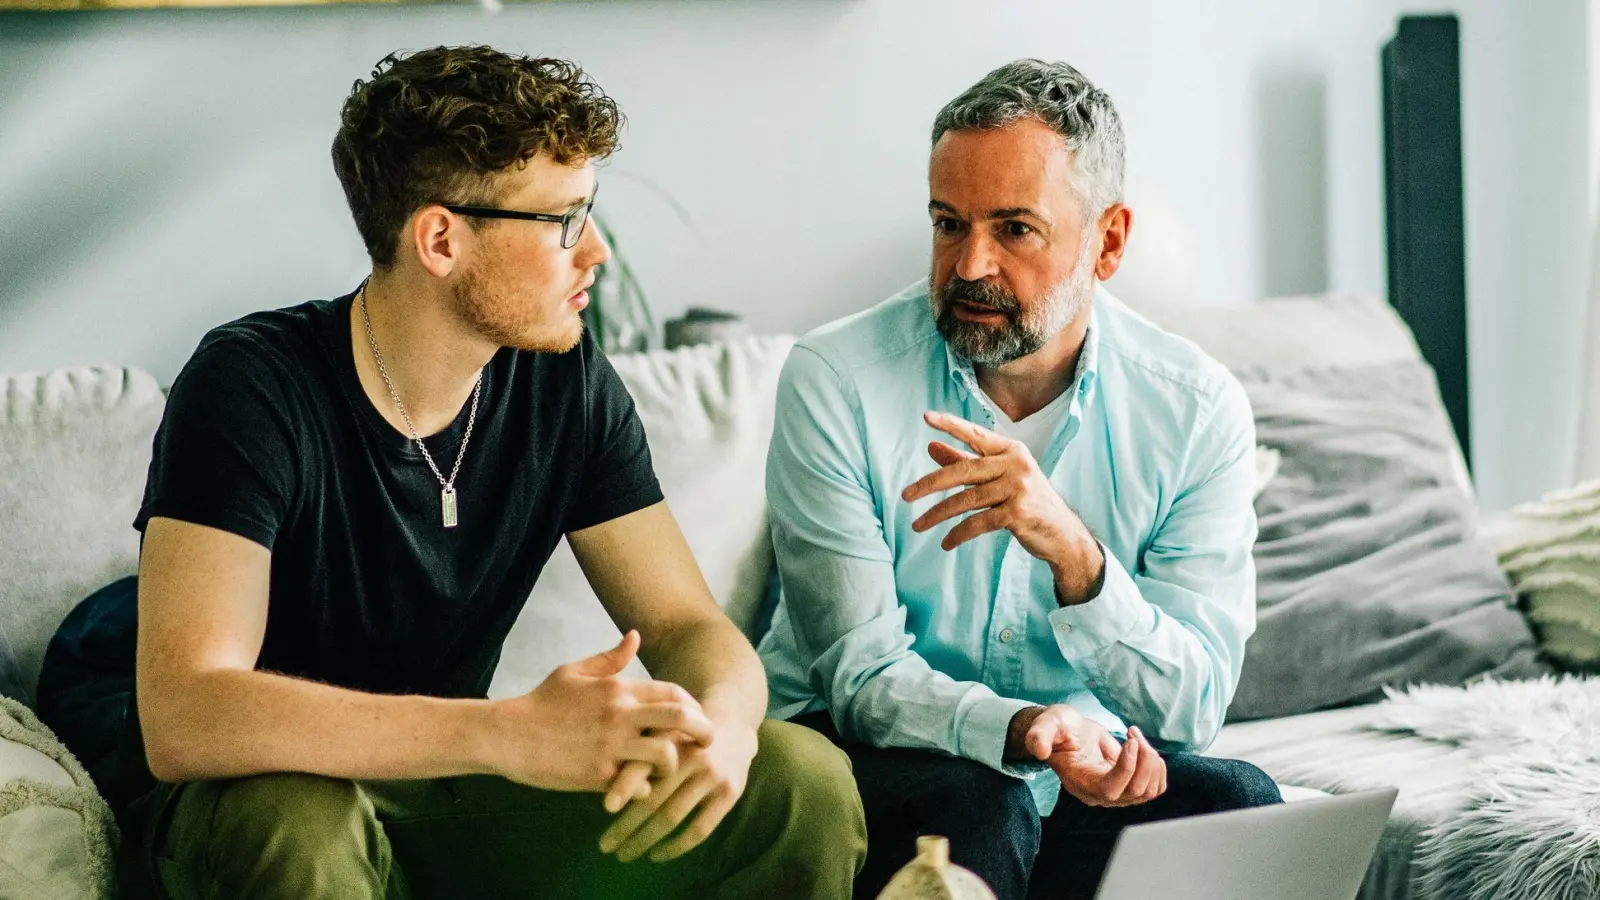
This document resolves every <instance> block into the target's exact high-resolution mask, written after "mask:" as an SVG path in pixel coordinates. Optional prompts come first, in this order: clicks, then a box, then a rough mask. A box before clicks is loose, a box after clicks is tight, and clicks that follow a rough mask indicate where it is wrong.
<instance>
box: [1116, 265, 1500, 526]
mask: <svg viewBox="0 0 1600 900" xmlns="http://www.w3.org/2000/svg"><path fill="white" fill-rule="evenodd" d="M1141 312H1143V313H1145V314H1146V315H1148V316H1149V317H1150V318H1151V319H1152V320H1154V321H1155V322H1157V323H1158V324H1160V325H1161V327H1162V328H1165V329H1167V330H1168V331H1171V332H1173V333H1175V334H1181V335H1183V336H1184V337H1186V338H1188V339H1189V340H1191V341H1194V342H1195V343H1196V344H1199V345H1200V348H1201V349H1202V350H1204V351H1206V352H1207V353H1209V354H1210V355H1211V356H1213V357H1215V358H1216V359H1217V361H1218V362H1220V363H1222V364H1223V365H1225V366H1227V367H1228V368H1229V370H1231V371H1233V372H1235V373H1239V374H1241V375H1251V374H1262V373H1272V372H1285V371H1293V370H1297V369H1322V368H1330V367H1340V368H1355V367H1362V366H1386V365H1392V364H1395V363H1405V362H1422V361H1423V359H1422V351H1421V350H1420V349H1418V347H1417V342H1416V339H1415V338H1414V337H1413V336H1412V334H1411V329H1410V328H1409V327H1407V326H1406V323H1405V320H1404V319H1401V318H1400V314H1399V313H1397V312H1395V310H1394V307H1392V306H1390V305H1389V304H1388V303H1386V302H1384V300H1383V298H1382V297H1369V296H1361V295H1355V294H1315V295H1309V296H1304V297H1277V298H1273V299H1269V300H1263V301H1262V302H1260V303H1254V304H1251V305H1249V306H1238V307H1225V308H1217V307H1192V306H1191V307H1171V306H1168V307H1156V308H1153V309H1148V310H1141ZM1439 410H1440V412H1441V414H1442V413H1443V411H1444V406H1443V402H1442V401H1440V402H1439ZM1450 465H1451V467H1452V468H1451V476H1452V477H1453V478H1454V480H1455V483H1456V484H1457V485H1459V486H1460V487H1461V489H1462V490H1463V491H1464V492H1465V493H1466V494H1467V495H1468V496H1471V495H1472V479H1471V476H1470V475H1468V473H1467V463H1466V457H1465V456H1464V455H1463V454H1462V452H1461V445H1460V444H1459V443H1458V442H1457V441H1456V440H1455V439H1454V434H1453V433H1452V435H1451V440H1450Z"/></svg>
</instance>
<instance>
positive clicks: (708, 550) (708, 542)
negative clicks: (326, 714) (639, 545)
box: [489, 336, 794, 697]
mask: <svg viewBox="0 0 1600 900" xmlns="http://www.w3.org/2000/svg"><path fill="white" fill-rule="evenodd" d="M793 344H794V339H793V338H791V337H778V336H760V337H748V338H741V339H739V340H736V341H731V342H728V343H723V344H708V345H702V346H694V347H686V348H683V349H680V350H672V351H664V350H663V351H653V352H649V353H637V354H619V355H617V356H613V357H611V363H612V365H613V366H615V367H616V370H617V374H618V375H619V376H621V378H622V383H623V384H624V385H625V386H627V388H628V392H629V393H630V394H632V395H633V399H634V403H635V404H636V405H637V406H638V409H639V419H640V420H641V421H642V422H643V423H644V428H645V434H646V436H647V437H648V439H649V441H650V453H651V457H652V459H653V460H654V462H655V469H656V475H657V477H659V478H660V480H661V489H662V491H663V492H664V493H665V494H666V497H667V504H668V505H669V506H670V507H671V509H672V512H673V515H674V516H675V517H676V518H677V520H678V525H679V527H681V528H682V529H683V533H684V537H685V538H686V539H687V540H688V542H689V548H690V550H692V551H693V552H694V556H695V560H696V562H698V563H699V565H700V571H701V572H702V573H704V575H705V578H706V583H707V585H709V586H710V588H711V593H712V596H714V597H716V599H717V602H718V603H720V604H721V605H722V608H723V609H724V610H726V611H727V613H728V616H729V617H730V618H731V619H733V621H734V623H735V624H736V625H738V626H739V627H740V628H741V629H743V630H744V631H745V633H746V634H748V633H750V631H751V629H752V627H753V626H754V624H755V623H754V619H755V617H756V615H757V613H758V611H759V608H760V605H761V602H762V600H763V598H764V597H765V595H766V591H767V582H768V578H769V576H770V575H771V573H772V569H773V566H774V560H773V556H772V544H771V540H770V538H769V537H768V533H767V492H766V465H767V444H768V443H769V442H770V441H771V438H772V415H773V405H774V402H775V399H776V397H777V393H778V373H779V372H780V371H781V370H782V368H783V363H784V360H786V359H787V358H788V356H789V348H790V347H792V346H793ZM618 639H619V635H618V632H617V628H616V626H615V625H614V624H613V623H612V622H611V619H610V617H609V616H608V615H606V612H605V610H604V609H603V608H602V607H601V606H600V601H599V600H598V599H596V598H595V595H594V592H593V591H592V590H591V589H590V588H589V582H588V580H587V579H585V578H584V576H583V571H582V570H581V569H579V568H578V563H577V560H576V559H574V558H573V555H572V551H571V549H570V548H569V547H568V546H567V545H566V544H565V543H562V544H561V545H560V546H559V547H558V548H557V550H556V552H555V555H554V556H552V557H551V559H550V562H549V564H548V565H546V566H545V568H544V572H543V573H542V574H541V575H540V576H539V583H538V584H537V585H536V586H535V587H534V589H533V593H532V595H531V596H530V597H529V598H528V605H527V606H526V607H525V608H524V609H523V611H522V615H521V616H520V617H519V618H518V619H517V623H516V625H515V626H513V627H512V629H511V634H510V635H509V636H508V637H507V638H506V642H505V644H504V646H503V649H502V651H501V656H500V665H499V667H498V668H497V669H496V670H495V675H494V681H493V682H492V683H491V684H490V687H489V696H491V697H509V696H515V695H516V694H519V693H523V692H525V691H528V690H531V689H533V688H534V687H535V686H537V685H538V684H539V682H540V681H543V680H544V677H545V676H546V675H548V674H549V673H550V671H551V670H552V669H554V668H555V667H556V666H559V665H561V664H562V663H566V662H571V661H573V660H575V659H581V658H582V657H585V656H589V655H590V654H593V653H597V652H599V651H601V650H604V649H606V648H607V647H610V646H612V645H614V644H616V642H617V641H618ZM642 671H643V670H642V668H637V669H635V674H637V673H639V672H642Z"/></svg>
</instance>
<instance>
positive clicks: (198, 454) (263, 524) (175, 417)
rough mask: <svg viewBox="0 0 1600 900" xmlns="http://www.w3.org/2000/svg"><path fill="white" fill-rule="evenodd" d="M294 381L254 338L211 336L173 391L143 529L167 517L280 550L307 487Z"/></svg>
mask: <svg viewBox="0 0 1600 900" xmlns="http://www.w3.org/2000/svg"><path fill="white" fill-rule="evenodd" d="M287 378H288V376H287V374H286V372H285V371H284V369H283V368H282V367H281V366H280V365H278V364H276V363H275V361H274V360H273V359H272V358H271V356H270V351H268V350H266V349H265V348H262V347H261V346H260V345H258V344H256V343H255V342H254V341H252V340H250V339H248V338H243V337H238V336H227V335H219V334H218V333H216V332H213V333H212V334H210V335H208V336H207V337H206V339H205V340H204V341H202V342H201V344H200V348H199V349H198V350H196V351H195V354H194V356H193V357H192V358H190V360H189V362H188V363H187V364H186V365H185V366H184V368H183V371H182V372H180V373H179V374H178V378H177V380H176V381H174V382H173V385H172V389H171V391H170V392H169V393H168V395H167V406H166V410H165V413H164V414H163V416H162V419H161V426H160V428H158V429H157V431H156V436H155V445H154V449H153V453H152V455H151V460H150V473H149V477H148V478H147V480H146V482H145V490H144V502H143V504H142V505H141V506H140V508H139V515H138V517H137V518H136V519H135V520H134V523H133V527H134V528H137V529H138V530H139V531H141V532H142V531H144V529H145V526H146V525H147V524H148V523H149V521H150V519H151V518H153V517H156V516H162V517H165V518H171V519H179V520H182V521H185V522H192V523H194V524H196V525H205V526H208V527H211V528H217V529H221V530H223V531H227V532H231V533H233V534H237V535H239V536H241V537H244V538H247V539H249V540H252V541H255V542H256V543H258V544H260V545H262V546H263V547H266V548H267V549H268V550H271V549H272V546H273V543H274V541H275V540H276V539H277V536H278V531H279V529H280V528H281V527H282V525H283V522H284V520H285V518H286V517H287V516H288V513H289V510H290V508H291V504H292V502H293V498H294V496H295V491H296V485H297V481H298V479H297V477H296V472H297V459H298V456H299V454H298V451H297V448H296V446H295V436H294V435H295V431H294V428H293V426H292V424H291V423H292V422H293V413H292V407H291V405H290V403H291V395H290V391H289V390H288V385H287Z"/></svg>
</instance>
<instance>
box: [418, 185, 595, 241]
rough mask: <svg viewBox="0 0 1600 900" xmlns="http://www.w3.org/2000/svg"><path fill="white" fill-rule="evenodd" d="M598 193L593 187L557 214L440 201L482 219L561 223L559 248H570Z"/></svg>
mask: <svg viewBox="0 0 1600 900" xmlns="http://www.w3.org/2000/svg"><path fill="white" fill-rule="evenodd" d="M598 193H600V191H599V189H598V188H596V189H595V193H594V194H590V195H589V199H588V200H586V201H584V202H583V203H581V204H579V205H578V206H574V207H573V208H571V209H569V210H567V211H566V212H565V213H563V214H561V215H559V216H557V215H553V214H551V213H536V212H523V211H522V210H520V209H501V208H500V207H498V206H463V205H460V204H455V203H441V204H439V205H440V206H443V207H444V208H445V209H448V210H450V211H451V212H453V213H455V214H457V215H461V216H477V217H479V218H484V219H522V220H524V221H528V222H559V223H560V224H561V249H563V250H571V249H572V248H573V247H576V246H578V240H579V239H580V238H582V237H583V229H584V226H586V225H588V224H589V211H590V210H592V209H594V198H595V194H598Z"/></svg>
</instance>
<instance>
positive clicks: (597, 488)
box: [563, 331, 663, 532]
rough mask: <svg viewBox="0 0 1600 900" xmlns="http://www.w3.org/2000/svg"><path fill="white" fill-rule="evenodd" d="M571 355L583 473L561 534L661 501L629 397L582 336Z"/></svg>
mask: <svg viewBox="0 0 1600 900" xmlns="http://www.w3.org/2000/svg"><path fill="white" fill-rule="evenodd" d="M573 352H574V353H582V354H583V376H584V379H583V380H584V392H585V397H584V402H585V405H586V408H587V422H586V426H585V430H584V431H585V433H584V436H583V441H584V447H583V471H582V473H581V474H580V476H579V486H578V492H577V497H576V499H575V500H574V502H573V504H572V506H571V507H570V508H569V510H568V513H567V521H566V527H565V528H564V529H563V530H565V531H569V532H570V531H581V530H583V529H585V528H590V527H592V526H595V525H599V524H601V523H604V522H609V521H611V520H612V519H617V518H621V517H622V516H625V515H627V514H629V513H632V512H638V511H639V510H641V509H644V508H645V507H648V506H654V505H655V504H657V503H660V502H661V501H662V499H663V498H662V494H661V484H660V482H658V481H657V480H656V471H655V465H654V464H653V463H652V461H651V459H650V445H649V443H648V441H646V439H645V433H644V423H643V422H641V421H639V411H638V409H637V408H635V406H634V403H633V396H632V395H631V394H629V393H628V389H627V387H626V386H624V385H623V383H622V378H621V377H620V376H618V375H617V370H616V369H614V368H612V366H611V362H610V360H608V359H606V357H605V354H604V353H602V352H600V348H599V346H598V345H596V344H595V342H594V339H593V338H592V337H591V336H590V335H589V333H588V332H587V331H586V332H585V333H584V339H583V343H581V344H580V345H579V346H578V348H576V349H575V350H574V351H573Z"/></svg>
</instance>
